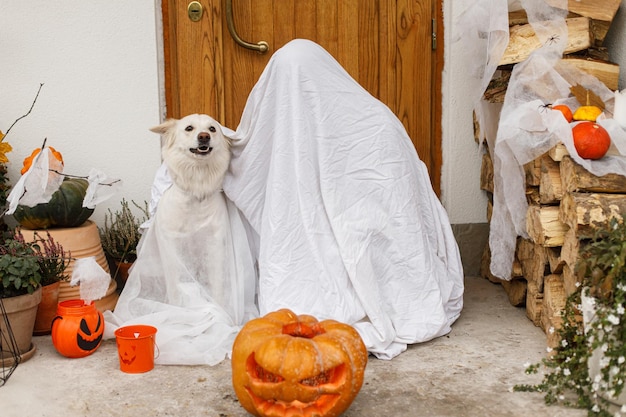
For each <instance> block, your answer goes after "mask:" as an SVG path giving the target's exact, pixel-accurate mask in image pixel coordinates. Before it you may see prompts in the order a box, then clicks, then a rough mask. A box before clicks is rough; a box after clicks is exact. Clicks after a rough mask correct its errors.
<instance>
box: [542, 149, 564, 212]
mask: <svg viewBox="0 0 626 417" xmlns="http://www.w3.org/2000/svg"><path fill="white" fill-rule="evenodd" d="M561 198H563V188H562V187H561V170H560V168H559V163H558V162H555V161H554V160H553V159H552V158H551V157H550V156H549V155H547V154H546V155H544V156H543V157H542V158H541V179H540V182H539V202H540V203H541V204H558V202H559V201H560V200H561Z"/></svg>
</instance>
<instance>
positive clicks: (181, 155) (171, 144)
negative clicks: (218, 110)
mask: <svg viewBox="0 0 626 417" xmlns="http://www.w3.org/2000/svg"><path fill="white" fill-rule="evenodd" d="M150 130H151V131H153V132H155V133H159V134H161V135H162V138H163V142H162V146H163V148H162V156H163V160H164V161H165V163H166V165H167V168H168V171H169V172H170V174H171V176H172V179H173V180H174V182H175V183H176V184H177V185H178V186H179V187H180V188H181V189H183V190H185V191H187V192H189V193H191V194H192V195H194V196H196V197H199V198H203V197H204V196H206V195H209V194H211V193H212V192H214V191H215V190H217V189H219V188H220V187H221V181H222V179H223V177H224V174H225V173H226V170H227V169H228V164H229V162H230V147H229V144H230V142H229V140H228V138H226V137H225V136H224V134H223V133H222V127H221V125H220V124H219V123H217V122H216V121H215V120H214V119H213V118H211V117H209V116H207V115H205V114H191V115H189V116H185V117H183V118H182V119H180V120H177V119H169V120H167V121H165V122H164V123H162V124H160V125H158V126H156V127H153V128H152V129H150Z"/></svg>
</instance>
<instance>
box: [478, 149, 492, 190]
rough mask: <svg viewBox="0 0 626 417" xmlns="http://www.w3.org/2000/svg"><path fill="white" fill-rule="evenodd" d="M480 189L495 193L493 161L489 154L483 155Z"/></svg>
mask: <svg viewBox="0 0 626 417" xmlns="http://www.w3.org/2000/svg"><path fill="white" fill-rule="evenodd" d="M480 189H481V190H484V191H489V192H490V193H493V161H492V160H491V155H490V154H489V152H485V153H484V154H483V161H482V164H481V167H480Z"/></svg>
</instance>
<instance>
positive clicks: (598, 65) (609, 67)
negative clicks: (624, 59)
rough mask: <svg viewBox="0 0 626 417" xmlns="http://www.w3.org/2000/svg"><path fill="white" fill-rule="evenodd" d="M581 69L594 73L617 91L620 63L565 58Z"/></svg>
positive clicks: (608, 86) (611, 88)
mask: <svg viewBox="0 0 626 417" xmlns="http://www.w3.org/2000/svg"><path fill="white" fill-rule="evenodd" d="M564 61H565V62H566V63H568V64H571V65H573V66H575V67H576V68H578V69H579V70H581V71H584V72H586V73H588V74H591V75H593V76H594V77H596V78H597V79H598V80H600V81H602V82H603V83H604V85H606V87H607V88H608V89H609V90H611V91H615V90H617V89H618V84H619V65H617V64H614V63H612V62H607V61H601V60H599V59H592V58H583V57H577V56H568V57H565V60H564Z"/></svg>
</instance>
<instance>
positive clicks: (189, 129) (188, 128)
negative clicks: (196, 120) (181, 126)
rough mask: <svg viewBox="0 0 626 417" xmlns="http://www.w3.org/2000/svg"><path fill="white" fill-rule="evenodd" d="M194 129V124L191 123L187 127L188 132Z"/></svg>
mask: <svg viewBox="0 0 626 417" xmlns="http://www.w3.org/2000/svg"><path fill="white" fill-rule="evenodd" d="M192 130H193V126H191V125H189V126H187V127H186V128H185V131H186V132H191V131H192Z"/></svg>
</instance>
